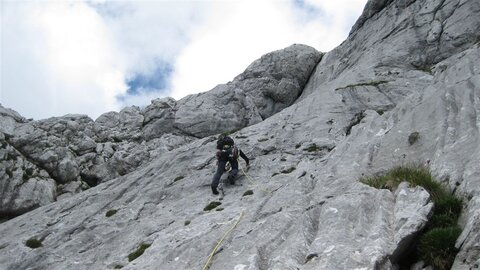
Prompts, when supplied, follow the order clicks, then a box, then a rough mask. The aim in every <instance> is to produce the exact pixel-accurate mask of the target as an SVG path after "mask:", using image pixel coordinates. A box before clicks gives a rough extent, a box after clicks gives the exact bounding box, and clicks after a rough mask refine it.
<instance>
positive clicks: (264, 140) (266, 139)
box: [258, 138, 268, 142]
mask: <svg viewBox="0 0 480 270" xmlns="http://www.w3.org/2000/svg"><path fill="white" fill-rule="evenodd" d="M258 141H259V142H266V141H268V138H261V139H258Z"/></svg>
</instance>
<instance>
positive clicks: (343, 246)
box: [0, 0, 480, 270]
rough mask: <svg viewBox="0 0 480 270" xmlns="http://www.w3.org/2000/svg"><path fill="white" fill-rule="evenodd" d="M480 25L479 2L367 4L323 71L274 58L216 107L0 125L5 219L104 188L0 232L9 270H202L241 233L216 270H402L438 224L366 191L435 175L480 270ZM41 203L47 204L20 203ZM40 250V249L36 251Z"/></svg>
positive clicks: (467, 262)
mask: <svg viewBox="0 0 480 270" xmlns="http://www.w3.org/2000/svg"><path fill="white" fill-rule="evenodd" d="M479 15H480V2H479V1H476V0H464V1H461V0H458V1H456V0H450V1H440V0H439V1H436V0H432V1H401V0H397V1H395V0H387V1H379V0H376V1H369V3H368V4H367V6H366V8H365V10H364V13H363V15H362V16H361V17H360V18H359V20H358V22H357V23H356V24H355V26H354V27H353V28H352V31H351V34H350V36H349V37H348V39H347V40H346V41H345V42H343V43H342V44H341V45H340V46H339V47H337V48H336V49H334V50H333V51H331V52H328V53H326V54H325V55H323V57H321V60H320V62H318V63H317V64H312V63H314V62H315V61H313V60H311V58H315V57H314V55H317V56H318V57H317V60H316V61H318V60H319V59H320V56H319V55H320V54H318V53H315V52H314V51H312V50H311V49H310V48H308V47H303V46H299V45H295V46H292V47H289V48H287V49H285V50H284V51H283V52H284V55H285V59H291V60H290V61H289V62H288V63H284V62H282V61H283V60H278V59H279V58H278V57H279V55H281V54H282V51H278V52H274V53H272V54H267V55H266V56H264V57H262V58H261V59H260V60H257V61H255V62H254V63H253V64H252V65H251V66H250V67H249V68H247V70H246V71H245V72H244V73H242V74H240V75H239V76H237V77H236V78H235V79H234V80H233V81H232V82H230V83H227V84H224V85H219V86H217V87H216V88H214V89H213V90H211V91H210V92H206V93H202V94H198V95H192V96H189V97H186V98H184V99H182V100H179V101H175V100H173V99H168V98H167V99H161V100H155V101H153V102H152V104H151V105H150V106H148V107H146V108H144V109H139V108H128V109H126V110H124V111H122V112H119V113H109V114H107V115H104V116H102V117H100V118H99V119H97V121H95V122H94V121H92V120H90V119H88V118H86V117H82V116H65V117H62V118H56V119H49V120H44V121H29V120H26V119H24V118H22V117H21V116H20V115H18V114H16V113H14V112H12V111H11V110H7V109H4V108H0V109H1V110H0V123H2V125H1V128H2V130H1V133H0V142H1V146H2V148H1V151H0V158H2V162H1V163H0V176H1V178H0V180H1V181H2V182H1V185H0V191H1V194H2V207H4V206H5V207H7V206H8V207H14V206H15V207H17V208H21V207H26V208H28V209H26V208H25V209H26V210H17V211H18V212H22V211H23V212H24V211H27V210H30V209H32V208H34V207H36V206H38V205H43V204H46V203H48V202H50V201H53V200H55V196H58V194H55V191H57V189H56V188H55V187H56V186H59V185H61V186H62V189H63V190H75V189H81V187H82V185H75V183H79V180H76V181H72V174H73V175H76V174H77V172H78V174H79V175H78V176H77V177H76V179H78V178H80V179H81V180H82V179H83V181H84V182H88V181H89V180H91V181H93V182H95V183H96V182H99V184H98V185H97V186H95V187H92V188H90V189H88V190H86V191H84V192H81V193H79V194H76V195H74V196H70V195H68V196H67V195H62V196H61V201H59V202H54V203H49V204H48V205H46V206H43V207H40V208H37V209H34V210H32V211H29V212H27V213H25V214H23V215H21V216H19V217H16V218H14V219H10V220H8V221H6V222H4V223H2V224H0V235H2V238H0V266H1V267H3V269H28V268H32V269H118V268H120V267H122V269H202V267H204V266H205V263H206V262H207V258H208V257H209V255H210V253H211V252H212V250H213V249H214V247H215V246H216V245H217V244H218V243H219V240H220V238H222V236H223V235H224V234H225V233H227V232H228V234H226V236H225V239H224V240H223V242H222V243H221V244H220V245H219V249H218V250H217V252H216V253H215V255H214V256H213V258H212V260H211V265H210V269H235V270H240V269H259V270H262V269H397V267H398V264H399V263H401V262H400V261H399V260H401V258H402V255H403V254H404V253H405V252H406V251H407V249H408V248H409V245H410V244H411V241H412V239H415V237H416V236H417V235H418V232H419V231H420V230H421V229H422V228H423V227H424V226H425V224H426V222H427V221H428V218H429V214H430V212H431V211H432V207H434V206H433V205H432V203H431V200H430V198H429V195H428V193H426V192H425V190H423V189H422V188H419V187H416V188H412V187H409V186H408V185H406V184H402V185H400V187H399V188H398V189H397V191H396V192H390V191H388V190H377V189H373V188H370V187H368V186H365V185H363V184H361V183H359V182H358V178H359V177H360V176H361V175H362V174H372V173H379V172H382V171H385V170H387V169H389V168H391V167H393V166H396V165H401V164H406V163H420V164H428V166H430V169H431V171H432V172H433V174H434V175H435V176H436V177H437V179H439V180H440V181H441V182H442V184H444V185H446V186H448V187H449V188H450V189H451V190H452V191H454V192H455V194H456V195H458V196H461V197H462V198H463V199H464V201H465V204H466V208H465V209H464V212H463V217H462V221H461V225H462V227H463V232H462V234H461V236H460V237H459V238H458V240H457V243H456V245H457V247H458V249H459V250H460V251H459V253H458V255H457V257H456V260H455V263H454V265H453V267H452V269H462V270H463V269H475V268H478V265H479V264H480V251H479V249H478V243H479V242H480V225H479V224H480V214H479V211H478V209H479V207H480V143H479V141H480V134H479V127H480V121H479V120H478V119H479V118H478V115H480V98H479V97H480V61H479V59H480V48H479V41H480V33H479V32H478V31H477V29H480V19H479V18H480V16H479ZM292 49H295V50H294V51H295V52H290V50H292ZM294 55H296V56H294ZM308 55H311V56H308ZM268 59H271V61H267V60H268ZM296 61H298V62H296ZM282 63H283V64H282ZM302 63H305V64H302ZM262 65H264V67H262ZM310 65H312V66H313V67H312V68H311V69H310V68H305V67H306V66H310ZM284 66H285V67H284ZM304 68H305V69H304ZM279 71H281V72H284V73H285V74H280V75H279V73H278V72H279ZM294 71H302V72H300V73H301V74H304V75H299V74H300V73H295V72H294ZM312 71H313V72H312ZM292 72H293V74H290V73H292ZM295 74H296V75H295ZM305 74H307V75H305ZM254 77H256V78H258V81H256V82H254V81H253V78H254ZM301 78H305V79H301ZM275 82H277V83H278V85H277V86H276V87H273V86H271V85H270V84H271V83H275ZM295 85H298V89H297V88H295V89H296V90H293V89H294V88H293V86H295ZM255 89H256V90H255ZM277 91H278V92H277ZM298 95H300V96H299V97H298ZM294 97H298V98H296V99H294ZM219 104H221V105H219ZM219 106H220V107H219ZM194 109H195V110H197V113H198V115H197V114H194V113H193V112H192V111H193V110H194ZM225 117H230V118H231V119H232V122H231V125H227V124H226V122H225ZM267 117H268V118H267ZM142 119H143V120H142ZM138 121H143V123H142V124H141V125H140V124H139V123H138ZM75 123H76V124H75ZM111 123H116V124H115V125H111ZM228 127H232V129H233V130H237V131H236V132H234V133H233V134H232V135H231V136H232V137H233V138H234V139H235V140H236V142H237V144H238V146H239V147H240V148H241V149H243V151H244V152H245V153H246V154H247V156H249V157H251V158H254V159H253V160H252V162H251V163H252V164H251V168H250V169H249V170H248V172H246V173H245V172H244V170H241V174H246V175H245V176H240V177H239V179H238V180H237V182H236V185H235V186H228V185H227V186H226V187H225V192H226V196H225V198H223V200H221V201H220V200H219V197H217V196H213V195H211V191H210V186H209V184H210V182H211V179H212V176H213V173H214V171H215V169H216V165H215V158H214V151H215V138H214V137H213V136H212V135H214V134H216V133H219V132H223V131H225V129H226V128H228ZM80 131H81V132H80ZM412 133H416V134H418V136H417V137H418V140H417V141H415V142H409V139H408V138H409V136H410V135H411V134H412ZM88 138H90V139H91V140H90V139H88ZM94 144H96V145H95V148H94V147H93V146H94ZM240 164H241V166H243V165H244V163H243V161H242V162H241V163H240ZM24 172H25V174H26V176H27V177H25V179H27V180H26V182H25V183H23V182H24V179H23V175H25V174H24ZM104 175H105V176H104ZM100 176H101V177H103V178H102V179H101V181H96V180H95V177H100ZM107 176H109V177H107ZM92 179H93V180H92ZM107 179H111V180H109V181H106V180H107ZM20 183H23V185H22V184H20ZM23 187H24V191H22V192H23V193H22V192H19V191H20V189H21V188H23ZM247 190H251V191H252V192H253V194H252V195H247V194H248V193H245V191H247ZM32 192H33V193H34V192H37V193H36V194H41V196H40V197H41V198H42V199H44V200H45V201H40V200H39V199H36V200H33V199H32V200H31V201H27V198H29V197H28V196H27V195H22V197H20V198H23V199H18V200H17V201H15V198H18V197H15V196H16V195H15V196H12V195H10V194H20V193H21V194H27V193H29V194H32ZM72 193H73V192H72ZM4 194H5V195H4ZM14 197H15V198H14ZM40 197H38V198H40ZM4 198H7V199H4ZM31 198H33V197H31ZM21 200H24V201H23V202H22V201H21ZM213 201H216V202H221V205H220V206H218V207H217V208H215V209H213V210H205V209H204V207H205V206H207V205H208V204H209V203H210V202H213ZM17 202H18V203H17ZM107 213H108V214H107ZM237 221H238V224H237ZM234 225H236V226H235V227H233V226H234ZM232 228H233V229H232ZM31 238H34V239H36V240H38V241H41V243H42V246H41V247H39V248H36V249H31V248H29V247H27V246H26V241H27V240H28V239H31ZM142 244H147V245H150V246H149V247H148V248H147V249H146V250H145V251H144V253H143V255H141V256H139V257H138V258H136V259H135V260H130V261H129V254H132V253H134V252H135V251H137V250H138V249H139V247H140V246H141V245H142ZM130 258H132V257H131V256H130Z"/></svg>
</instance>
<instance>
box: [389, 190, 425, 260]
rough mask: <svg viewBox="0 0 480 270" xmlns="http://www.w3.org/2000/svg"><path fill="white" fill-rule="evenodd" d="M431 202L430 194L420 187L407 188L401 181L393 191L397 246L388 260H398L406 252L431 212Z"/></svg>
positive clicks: (395, 240)
mask: <svg viewBox="0 0 480 270" xmlns="http://www.w3.org/2000/svg"><path fill="white" fill-rule="evenodd" d="M432 210H433V202H432V201H431V200H430V194H428V192H427V191H426V190H425V189H424V188H422V187H419V186H417V187H415V188H409V185H408V183H406V182H403V183H401V184H400V185H399V186H398V188H397V190H396V192H395V209H394V224H395V234H394V237H393V239H394V242H395V244H396V246H397V248H396V250H395V251H394V252H393V254H392V256H391V258H390V260H391V261H394V262H398V261H399V260H400V258H399V256H400V255H403V254H405V253H406V252H408V250H409V249H410V248H411V246H412V243H413V242H414V241H415V238H416V237H417V236H418V234H419V232H420V231H421V230H422V229H423V228H424V227H425V225H426V224H427V222H428V219H429V217H430V216H431V214H432Z"/></svg>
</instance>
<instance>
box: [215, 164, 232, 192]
mask: <svg viewBox="0 0 480 270" xmlns="http://www.w3.org/2000/svg"><path fill="white" fill-rule="evenodd" d="M227 162H230V165H231V166H232V170H231V171H230V173H229V174H228V178H229V179H230V178H235V176H237V173H238V161H236V160H229V161H226V160H225V161H221V160H219V161H218V165H217V172H215V175H214V176H213V180H212V187H214V188H217V187H218V184H219V183H220V178H221V177H222V174H223V173H224V172H225V166H226V165H227Z"/></svg>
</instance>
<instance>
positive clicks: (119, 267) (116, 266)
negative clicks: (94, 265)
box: [113, 264, 123, 269]
mask: <svg viewBox="0 0 480 270" xmlns="http://www.w3.org/2000/svg"><path fill="white" fill-rule="evenodd" d="M122 268H123V265H119V264H117V265H115V266H114V267H113V269H122Z"/></svg>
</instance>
